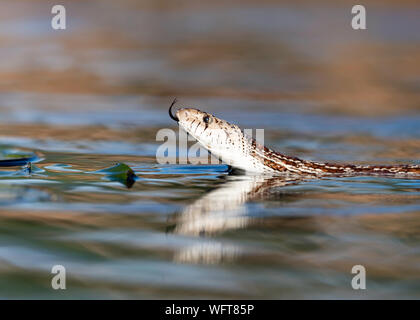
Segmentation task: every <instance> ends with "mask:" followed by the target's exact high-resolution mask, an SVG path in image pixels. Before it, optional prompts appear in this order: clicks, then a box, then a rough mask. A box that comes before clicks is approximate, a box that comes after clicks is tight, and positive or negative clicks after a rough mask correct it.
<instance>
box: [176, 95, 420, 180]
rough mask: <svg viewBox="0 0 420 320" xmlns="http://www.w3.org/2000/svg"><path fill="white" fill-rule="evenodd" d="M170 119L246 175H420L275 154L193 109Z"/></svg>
mask: <svg viewBox="0 0 420 320" xmlns="http://www.w3.org/2000/svg"><path fill="white" fill-rule="evenodd" d="M176 102H177V99H174V100H173V102H172V103H171V105H170V107H169V116H170V118H171V119H172V120H174V121H176V122H177V123H178V125H179V126H180V127H181V128H182V129H183V130H184V131H186V132H187V133H188V134H189V135H191V136H192V137H193V138H195V139H196V140H197V141H198V142H199V143H200V144H201V145H202V146H203V147H204V148H205V149H207V150H208V151H209V152H210V153H211V154H212V155H213V156H215V157H216V158H218V159H220V160H221V161H223V162H224V163H226V164H227V165H229V166H230V167H231V168H233V169H237V170H239V171H244V172H246V173H257V174H272V175H273V174H274V175H277V174H281V175H285V174H286V175H297V176H325V175H339V176H349V175H391V176H415V177H417V176H420V165H408V164H405V165H357V164H332V163H323V162H316V161H309V160H303V159H299V158H297V157H292V156H287V155H285V154H282V153H280V152H277V151H274V150H272V149H270V148H268V147H266V146H264V145H262V144H260V143H258V142H257V141H256V139H253V138H252V137H250V136H249V135H247V134H245V132H244V131H243V130H242V129H241V128H240V127H239V126H237V125H235V124H232V123H229V122H227V121H225V120H223V119H220V118H217V117H216V116H214V115H212V114H210V113H207V112H204V111H201V110H198V109H195V108H179V109H177V110H176V112H175V114H173V111H172V108H173V106H174V105H175V103H176Z"/></svg>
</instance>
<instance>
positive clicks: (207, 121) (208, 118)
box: [203, 116, 212, 124]
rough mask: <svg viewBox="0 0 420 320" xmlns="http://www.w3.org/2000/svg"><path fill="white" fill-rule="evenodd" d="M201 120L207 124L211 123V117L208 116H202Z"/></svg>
mask: <svg viewBox="0 0 420 320" xmlns="http://www.w3.org/2000/svg"><path fill="white" fill-rule="evenodd" d="M203 121H204V122H205V123H207V124H209V123H211V121H212V118H210V117H209V116H204V118H203Z"/></svg>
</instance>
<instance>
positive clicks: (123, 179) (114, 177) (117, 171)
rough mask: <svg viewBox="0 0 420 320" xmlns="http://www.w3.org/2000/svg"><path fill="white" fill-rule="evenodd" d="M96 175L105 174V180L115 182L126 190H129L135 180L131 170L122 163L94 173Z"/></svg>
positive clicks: (135, 177)
mask: <svg viewBox="0 0 420 320" xmlns="http://www.w3.org/2000/svg"><path fill="white" fill-rule="evenodd" d="M96 173H100V174H105V177H106V179H108V180H110V181H117V182H119V183H121V184H123V185H125V186H126V187H127V188H131V187H132V186H133V184H134V183H135V182H136V180H137V176H136V174H135V173H134V171H133V169H131V168H130V167H129V166H127V165H126V164H124V163H117V164H116V165H115V166H113V167H110V168H106V169H102V170H99V171H96Z"/></svg>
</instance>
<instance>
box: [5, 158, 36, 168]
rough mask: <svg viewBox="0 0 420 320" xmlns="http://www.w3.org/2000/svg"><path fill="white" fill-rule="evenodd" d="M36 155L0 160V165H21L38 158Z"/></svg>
mask: <svg viewBox="0 0 420 320" xmlns="http://www.w3.org/2000/svg"><path fill="white" fill-rule="evenodd" d="M38 159H39V158H38V157H37V156H31V157H22V158H10V159H2V160H0V167H21V166H25V165H27V164H29V163H31V162H34V161H36V160H38Z"/></svg>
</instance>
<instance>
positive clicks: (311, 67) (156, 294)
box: [0, 0, 420, 298]
mask: <svg viewBox="0 0 420 320" xmlns="http://www.w3.org/2000/svg"><path fill="white" fill-rule="evenodd" d="M56 4H61V5H64V6H65V8H66V24H67V29H66V30H53V29H52V28H51V19H52V17H53V16H54V15H53V14H51V8H52V7H53V6H54V5H56ZM355 4H358V3H356V2H354V1H339V2H337V1H327V0H325V1H316V2H315V1H304V0H300V1H274V0H272V1H271V0H258V1H257V0H243V1H240V2H239V1H233V0H232V1H229V0H228V1H185V0H176V1H161V0H153V1H152V0H150V1H148V0H144V1H134V0H120V1H111V0H100V1H94V0H89V1H82V0H80V1H76V0H71V1H70V0H62V1H59V2H57V1H48V0H20V1H11V0H0V149H1V151H2V153H3V154H4V155H5V156H7V155H10V154H15V153H16V152H29V151H30V152H37V153H39V154H40V155H41V156H42V158H44V159H45V160H44V161H43V162H40V163H38V164H36V165H34V168H33V174H32V175H29V176H28V174H27V172H21V171H16V170H3V171H2V172H1V174H0V186H1V188H0V190H1V191H0V195H1V197H0V225H1V226H0V239H1V242H2V243H3V245H2V246H1V249H0V297H2V298H10V297H12V298H22V297H23V298H34V297H35V298H57V293H55V292H53V291H51V289H50V287H49V286H50V284H49V281H50V280H49V278H50V275H49V270H50V268H51V265H52V264H56V263H60V264H63V265H65V266H68V268H69V270H68V274H69V277H70V280H68V281H69V283H72V285H68V287H69V288H70V289H68V290H67V291H66V292H65V293H60V294H61V296H60V297H63V298H66V297H73V298H74V297H77V298H80V297H82V298H83V297H99V298H121V297H125V298H126V297H136V298H177V297H180V298H189V297H193V298H202V297H207V298H208V297H213V298H214V297H220V298H226V297H242V298H283V297H286V298H313V297H322V298H340V297H350V298H361V297H362V298H363V297H365V296H369V297H388V298H389V297H395V295H396V293H398V294H399V297H419V292H420V290H419V288H418V286H417V287H416V286H415V284H414V283H413V281H412V280H413V279H415V278H417V277H418V276H420V272H419V269H420V267H419V266H420V260H419V256H420V255H419V252H420V239H419V236H418V230H419V227H420V218H419V212H420V205H419V192H420V186H419V184H418V182H416V181H413V180H411V181H410V180H407V181H405V180H386V179H384V180H381V179H379V180H375V179H373V178H372V179H373V180H369V179H367V180H363V179H362V180H357V179H355V180H352V179H350V180H345V181H339V182H334V181H323V182H318V183H319V184H317V183H315V182H313V183H312V184H310V185H306V186H304V187H302V188H303V189H299V188H298V187H293V188H292V189H291V190H290V191H288V190H289V189H287V188H286V189H285V190H284V191H282V193H281V195H280V196H279V195H278V194H277V196H275V197H274V199H271V200H270V201H268V202H266V201H265V200H264V201H263V200H261V201H260V202H258V201H257V203H248V204H247V203H242V205H244V206H245V209H246V210H245V211H246V212H245V213H244V212H241V213H240V215H244V214H245V216H246V217H247V219H248V222H247V223H246V224H245V223H244V222H243V221H242V220H241V221H242V222H237V220H234V221H236V222H237V223H236V224H235V223H234V225H236V227H233V229H234V231H232V230H231V229H229V230H230V231H229V232H226V231H223V232H221V233H220V234H221V235H219V236H214V235H213V236H212V237H211V240H212V241H213V242H212V243H211V244H208V243H207V238H204V239H205V240H206V241H205V242H204V245H201V246H200V245H198V244H197V242H200V241H204V240H203V239H202V238H197V237H196V236H191V235H188V236H185V235H184V236H181V235H175V234H173V233H168V232H167V227H168V225H171V224H172V222H168V221H172V220H173V218H176V215H174V214H175V213H179V212H182V211H183V208H184V209H185V207H186V206H188V205H190V204H191V203H193V202H194V200H197V199H200V197H202V196H203V195H204V194H206V193H207V192H208V191H210V190H213V189H214V188H215V187H216V186H218V185H219V184H220V183H222V182H223V181H221V180H220V175H223V170H224V168H223V166H215V167H212V168H206V167H204V168H200V169H194V167H189V166H172V167H171V166H169V167H167V166H158V165H157V164H156V161H155V152H156V148H157V146H158V145H159V144H160V142H156V141H155V135H156V132H157V131H158V130H159V129H161V128H165V127H170V128H174V129H176V127H175V124H174V123H173V121H171V120H170V119H169V117H168V114H167V108H168V106H169V104H170V102H171V101H172V99H173V98H174V97H177V98H178V99H179V105H180V106H193V107H196V108H199V109H202V110H205V111H207V112H209V113H212V114H215V115H216V116H218V117H220V118H223V119H226V120H228V121H231V122H234V123H236V124H239V125H240V126H242V127H244V128H264V129H265V134H266V136H265V141H266V143H267V144H269V145H270V146H272V147H274V148H276V149H278V150H281V151H283V152H284V153H286V154H291V155H295V156H299V157H303V158H306V159H313V160H318V161H338V162H354V163H382V164H390V163H411V164H413V163H418V159H419V158H420V157H419V156H420V125H419V123H420V72H419V71H420V4H419V3H418V2H417V1H409V0H405V1H398V2H397V1H364V2H363V5H365V7H366V10H367V30H353V29H352V28H351V19H352V14H351V8H352V6H353V5H355ZM116 162H124V163H126V164H127V165H129V166H130V167H132V168H133V169H134V171H135V172H136V174H137V175H138V176H139V177H140V180H138V181H137V182H136V183H135V184H134V186H133V187H132V188H131V189H130V190H128V189H127V188H126V187H125V186H124V185H122V184H119V183H118V182H115V181H110V180H109V179H102V178H101V177H102V176H98V174H96V173H94V172H96V171H97V170H100V169H104V168H109V167H111V166H113V165H114V164H115V163H116ZM245 183H247V182H245ZM227 186H228V187H229V186H231V188H232V189H231V191H232V192H235V190H236V189H235V188H236V186H235V185H234V184H233V186H232V185H231V184H227ZM331 188H333V190H334V191H331ZM331 192H336V193H334V195H335V196H334V197H332V196H331ZM204 199H205V198H204ZM212 201H213V203H214V201H215V200H214V199H212ZM216 201H217V200H216ZM193 208H195V209H194V210H196V211H197V210H198V211H200V209H197V207H193ZM199 208H200V207H199ZM225 209H226V208H225ZM225 209H222V212H223V210H225ZM194 210H193V211H194ZM235 210H236V209H235ZM187 211H188V210H187ZM324 214H327V215H328V217H325V215H324ZM313 215H315V216H316V218H297V220H294V219H292V220H290V219H289V218H290V216H292V217H296V216H299V217H301V216H304V217H307V216H313ZM284 216H287V217H289V218H288V219H286V220H285V218H284ZM331 216H332V217H331ZM348 216H350V217H348ZM235 219H236V218H235ZM254 220H255V221H260V222H261V224H258V227H254V228H249V227H246V225H248V223H249V221H254ZM314 221H315V222H314ZM273 226H277V228H274V227H273ZM244 228H245V229H244ZM175 230H177V229H176V228H175ZM343 234H344V235H343ZM286 235H287V236H286ZM199 239H200V240H199ZM214 241H216V242H214ZM200 243H201V242H200ZM385 244H386V245H385ZM190 245H191V246H192V247H191V248H192V249H191V250H190V251H187V253H186V252H185V251H183V250H184V248H185V247H188V248H189V246H190ZM261 250H263V251H261ZM264 250H266V251H264ZM267 250H268V251H267ZM180 252H181V253H180ZM261 252H262V253H261ZM197 256H198V258H197ZM392 256H394V257H397V258H395V259H394V260H392V259H391V260H390V257H392ZM180 257H181V258H180ZM194 257H195V258H194ZM291 257H293V258H291ZM289 259H292V260H289ZM360 263H366V264H368V265H369V267H370V269H368V270H369V271H368V273H369V272H370V274H371V275H372V276H373V275H377V278H376V280H372V281H376V282H375V284H374V285H373V287H374V288H376V289H378V290H377V291H375V290H371V291H370V293H369V294H366V295H365V296H360V295H357V294H356V293H355V292H354V291H352V290H350V289H349V288H348V281H350V271H349V270H350V269H351V266H352V265H354V264H360ZM215 265H220V266H219V267H216V266H215ZM70 266H71V267H70ZM95 268H96V269H95ZM94 270H95V271H94ZM98 270H99V271H98ZM197 279H200V280H197ZM400 281H401V282H400ZM390 283H392V285H390ZM250 288H251V289H250Z"/></svg>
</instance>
